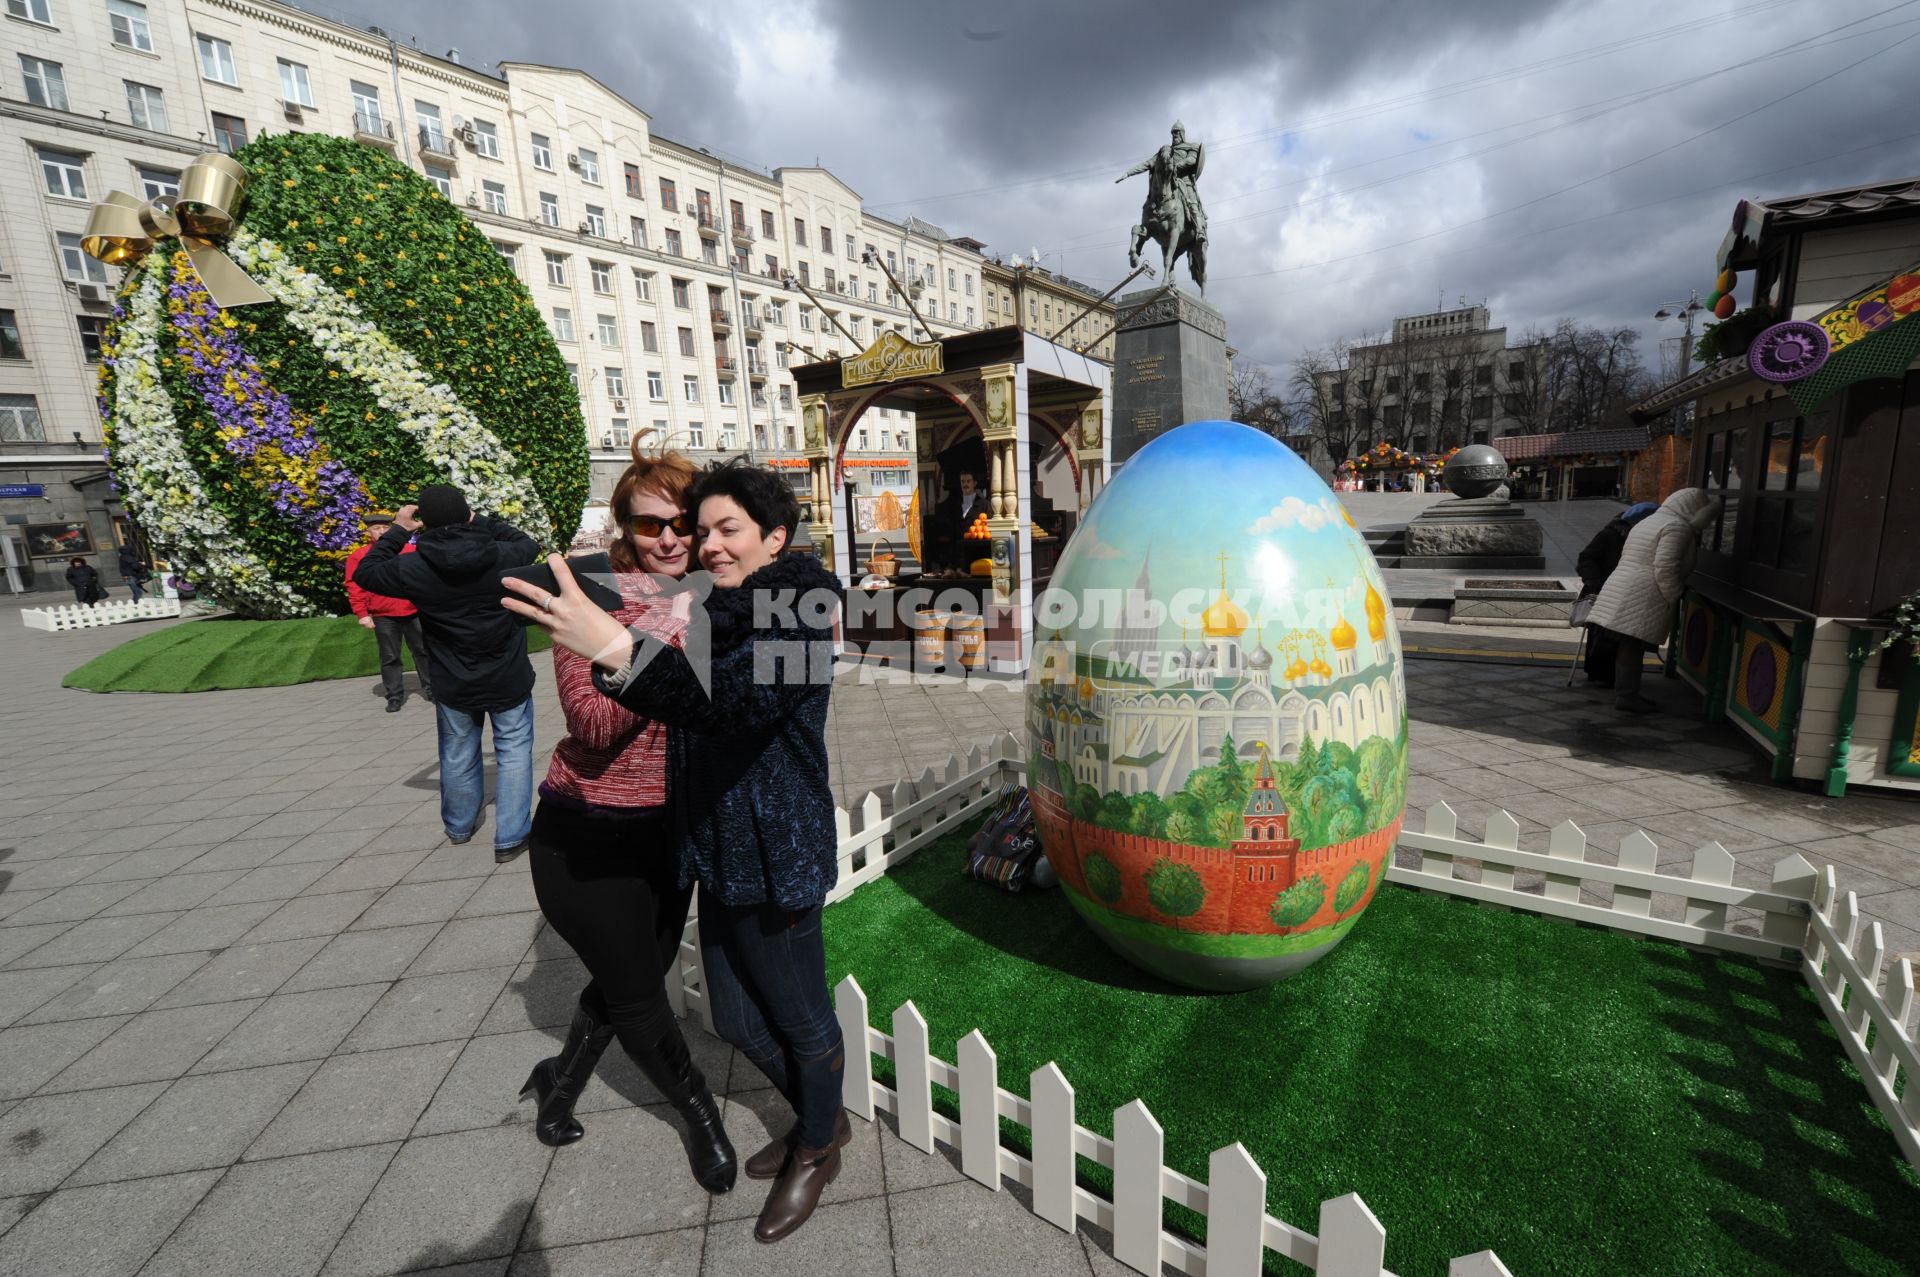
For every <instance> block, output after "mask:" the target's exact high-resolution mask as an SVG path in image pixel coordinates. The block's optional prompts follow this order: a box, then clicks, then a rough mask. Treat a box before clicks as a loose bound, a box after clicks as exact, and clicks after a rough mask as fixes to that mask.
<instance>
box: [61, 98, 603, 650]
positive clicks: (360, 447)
mask: <svg viewBox="0 0 1920 1277" xmlns="http://www.w3.org/2000/svg"><path fill="white" fill-rule="evenodd" d="M233 158H234V159H235V160H236V161H238V162H239V164H241V165H242V166H243V167H244V168H245V169H246V170H247V173H248V175H249V178H250V184H249V186H248V189H247V195H246V200H245V205H244V211H243V213H242V216H241V219H240V222H239V224H238V225H237V226H235V227H234V228H233V229H232V231H231V233H230V234H229V235H227V236H226V238H225V240H224V243H223V244H222V247H223V249H224V251H225V252H226V254H227V256H228V257H230V258H231V259H232V261H233V262H234V263H235V264H236V265H238V266H239V267H240V269H241V270H242V271H244V272H245V273H246V274H247V276H248V277H250V278H251V279H252V280H254V281H255V282H256V283H257V284H259V285H260V286H261V287H262V288H264V289H265V290H266V292H267V293H268V294H269V296H270V297H271V298H272V300H271V301H270V302H266V303H262V304H259V305H249V306H234V307H229V308H227V309H224V310H222V309H220V308H219V307H218V306H216V305H215V304H214V303H213V301H212V299H211V298H210V297H209V295H208V293H207V291H206V289H205V287H204V286H203V284H202V281H201V279H200V276H199V274H198V273H197V271H196V270H195V268H194V267H193V266H192V265H191V264H190V263H189V261H188V259H187V256H186V254H185V253H184V252H181V251H179V249H180V247H181V246H180V241H178V240H174V239H162V240H160V241H158V242H157V243H156V244H154V245H153V247H152V251H150V252H148V253H147V254H146V256H145V257H144V258H143V259H141V260H139V261H137V262H136V263H135V264H134V265H133V266H132V267H131V268H130V269H129V270H128V272H127V276H126V279H125V282H124V284H123V286H122V288H121V290H120V293H119V296H118V299H117V301H116V304H115V307H114V319H113V323H112V324H111V326H110V328H109V330H108V335H107V341H106V358H105V359H104V360H103V361H102V370H101V379H100V388H99V389H100V409H101V413H102V416H103V417H104V419H105V420H106V423H107V458H108V462H109V465H110V466H111V468H112V471H113V474H114V478H115V481H116V482H117V484H118V485H119V488H120V491H121V493H122V495H123V498H124V499H125V501H126V504H127V508H128V510H129V511H130V512H132V513H133V514H134V516H135V517H136V518H137V519H138V521H139V522H140V524H141V526H142V528H143V529H144V530H145V531H146V533H147V535H148V537H149V539H150V540H151V542H152V544H153V547H154V550H155V553H156V554H157V555H158V557H160V558H162V559H165V560H167V561H168V562H169V563H170V564H171V565H172V570H173V571H174V572H175V573H177V574H178V575H180V576H183V577H185V578H188V579H191V580H192V581H194V582H195V583H196V584H197V585H198V586H199V587H200V588H201V589H203V590H204V591H207V592H209V593H211V594H212V595H213V596H214V597H215V598H217V599H219V600H220V601H221V602H222V603H224V604H226V605H227V606H229V607H231V608H233V609H234V610H235V611H237V612H239V613H241V614H242V615H245V616H252V617H262V618H284V617H297V616H312V615H322V614H327V613H338V612H344V611H345V610H346V594H345V589H344V585H343V582H342V579H341V567H342V562H343V560H344V559H345V557H346V555H347V553H348V552H349V551H350V550H351V549H352V547H353V546H354V545H355V544H356V543H357V542H358V540H359V535H360V527H361V520H362V518H363V516H364V515H366V514H367V513H369V512H372V511H376V510H391V509H393V508H395V507H397V506H399V505H401V504H403V503H405V502H406V501H409V500H411V499H412V498H413V496H414V494H415V493H417V492H418V491H419V489H420V488H421V487H422V486H423V485H425V484H428V483H436V482H439V483H446V482H451V483H453V484H456V485H457V486H459V487H460V488H462V489H463V490H464V491H465V492H466V494H467V497H468V500H469V502H470V503H471V504H472V506H473V507H474V509H476V510H477V511H480V512H482V513H488V514H496V515H499V516H501V517H503V518H506V519H508V520H510V521H512V522H514V523H516V524H517V525H519V526H520V527H521V528H522V529H524V530H525V531H526V532H528V533H529V534H530V535H532V536H533V537H534V539H535V540H537V541H539V542H541V543H542V544H543V545H546V546H549V547H555V548H559V547H564V546H565V545H566V544H567V543H568V542H569V541H570V540H571V539H572V537H573V534H574V532H575V530H576V529H577V527H578V525H579V519H580V511H581V508H582V506H583V505H584V503H585V501H586V497H587V490H588V463H587V449H586V431H585V426H584V424H583V422H582V419H581V415H580V403H579V395H578V392H577V391H576V390H575V389H574V387H573V384H572V381H571V379H570V378H569V376H568V373H567V368H566V364H565V363H564V361H563V360H562V359H561V357H560V353H559V350H558V349H557V348H556V347H555V345H554V343H553V340H552V338H551V336H550V335H549V334H548V331H547V327H546V323H545V321H544V320H543V319H542V317H541V315H540V312H539V309H538V307H537V306H536V305H535V304H534V301H533V298H532V297H531V295H530V294H529V293H528V292H527V290H526V288H525V287H524V286H523V285H522V284H521V283H520V281H519V279H518V278H516V277H515V275H514V272H513V269H512V267H511V266H510V265H509V264H508V263H507V262H506V261H504V260H503V259H502V258H501V256H500V255H499V253H498V252H497V251H496V250H495V248H494V246H493V245H492V244H491V243H490V242H489V241H488V239H487V237H486V236H485V235H484V234H482V233H481V232H480V230H479V229H477V228H476V227H475V226H474V225H473V224H472V223H470V222H469V221H468V220H467V219H466V217H465V216H463V215H462V214H461V213H460V211H459V210H457V209H456V208H454V206H453V205H452V204H450V203H448V202H447V200H446V199H445V197H443V196H442V195H441V194H440V193H439V191H438V190H436V189H435V188H434V187H433V186H432V185H431V184H429V183H428V182H427V181H426V179H424V178H422V177H421V176H419V175H418V174H416V173H414V172H413V171H412V170H410V169H408V168H407V167H406V166H404V165H402V164H400V163H399V162H398V161H397V160H395V159H394V158H393V157H391V156H389V155H387V154H385V153H384V152H381V151H378V150H375V149H373V148H371V147H367V146H364V145H362V144H360V143H358V142H354V141H350V140H347V139H344V138H337V137H331V136H327V135H325V134H290V135H287V136H282V137H270V138H261V139H260V140H258V141H256V142H254V143H252V144H251V145H249V146H247V147H244V148H242V149H241V150H240V151H239V152H237V153H236V154H235V156H234V157H233Z"/></svg>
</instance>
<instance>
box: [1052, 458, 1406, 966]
mask: <svg viewBox="0 0 1920 1277" xmlns="http://www.w3.org/2000/svg"><path fill="white" fill-rule="evenodd" d="M1050 591H1051V592H1052V593H1053V595H1054V599H1055V602H1056V603H1065V604H1066V606H1065V607H1064V608H1062V607H1055V608H1053V609H1049V608H1048V607H1046V606H1045V605H1044V604H1043V606H1042V609H1041V615H1042V618H1043V622H1042V629H1041V638H1040V641H1039V643H1038V644H1037V645H1036V649H1035V654H1034V663H1033V669H1032V673H1031V675H1030V678H1029V686H1028V695H1027V728H1028V737H1029V743H1030V750H1029V754H1030V757H1029V768H1030V771H1029V776H1030V778H1031V787H1032V790H1033V795H1034V807H1035V811H1036V814H1037V816H1038V821H1039V825H1040V831H1041V838H1042V842H1043V844H1044V845H1045V847H1046V851H1047V855H1048V858H1049V859H1050V860H1051V861H1052V862H1053V864H1054V866H1055V868H1056V869H1057V870H1058V872H1059V874H1060V876H1061V880H1062V882H1063V884H1064V885H1065V887H1066V889H1067V893H1068V896H1069V898H1070V899H1071V900H1072V901H1073V903H1074V905H1075V907H1076V908H1077V909H1078V910H1079V911H1080V912H1081V914H1082V915H1083V916H1084V917H1085V918H1086V919H1087V921H1088V922H1089V923H1090V924H1091V925H1093V926H1094V928H1095V930H1096V931H1098V932H1099V933H1100V934H1101V935H1102V937H1103V938H1104V939H1106V940H1107V942H1108V943H1109V944H1111V945H1112V946H1113V947H1114V948H1116V949H1117V950H1118V951H1120V952H1121V953H1122V954H1123V955H1125V956H1126V957H1128V958H1129V959H1131V960H1132V961H1134V962H1136V963H1138V964H1139V965H1141V966H1144V967H1146V968H1147V969H1149V970H1151V971H1154V972H1155V973H1157V974H1160V975H1162V976H1164V977H1166V978H1169V979H1172V980H1175V981H1178V982H1180V983H1185V984H1189V985H1193V986H1195V987H1199V988H1210V989H1233V988H1247V987H1252V986H1254V985H1257V984H1260V983H1265V982H1267V981H1270V980H1273V979H1278V978H1281V977H1283V976H1285V975H1288V974H1291V973H1292V972H1294V971H1297V970H1299V969H1301V968H1302V967H1304V966H1306V965H1308V964H1309V963H1311V962H1312V961H1314V960H1315V959H1317V958H1318V957H1321V956H1323V955H1324V954H1325V953H1326V952H1328V951H1329V950H1331V948H1332V947H1333V946H1334V945H1335V944H1336V943H1338V941H1339V940H1340V939H1342V938H1343V937H1344V936H1345V935H1346V934H1347V932H1348V930H1350V929H1351V927H1352V925H1353V924H1354V922H1355V921H1356V920H1357V919H1358V918H1359V916H1360V914H1361V912H1362V911H1363V910H1364V909H1365V908H1366V905H1367V904H1368V902H1369V901H1370V900H1371V899H1372V896H1373V892H1374V890H1375V889H1376V888H1377V886H1378V884H1379V882H1380V879H1381V876H1382V874H1383V872H1384V870H1385V864H1386V857H1387V855H1388V854H1389V853H1390V852H1391V850H1392V846H1393V841H1394V838H1395V836H1396V834H1397V833H1398V830H1399V825H1400V817H1401V812H1402V810H1403V808H1404V805H1405V792H1406V722H1405V705H1406V693H1405V684H1404V676H1403V673H1402V666H1401V654H1400V642H1399V636H1398V634H1397V632H1396V630H1395V628H1394V625H1393V618H1392V614H1391V612H1390V610H1389V608H1388V606H1387V603H1386V598H1385V591H1384V589H1383V587H1382V584H1381V581H1380V579H1379V573H1378V569H1377V568H1376V567H1375V564H1374V561H1373V557H1372V555H1371V554H1370V553H1369V552H1368V550H1367V547H1366V545H1365V543H1364V541H1363V540H1362V539H1361V537H1360V535H1359V533H1358V532H1357V531H1356V530H1355V529H1354V527H1353V525H1352V521H1351V520H1350V519H1349V518H1348V517H1347V516H1346V513H1345V511H1344V510H1343V509H1342V507H1341V506H1340V505H1339V503H1338V501H1337V500H1336V499H1335V498H1334V496H1333V494H1332V493H1331V492H1330V491H1329V490H1328V489H1327V487H1326V485H1325V484H1324V483H1323V482H1321V480H1320V479H1319V478H1318V477H1317V476H1315V475H1314V474H1313V473H1312V471H1311V470H1309V469H1308V468H1307V467H1306V465H1305V464H1304V463H1302V462H1301V461H1300V460H1299V459H1298V458H1297V457H1296V456H1295V455H1294V454H1293V453H1292V452H1291V451H1290V450H1288V449H1287V448H1285V447H1284V446H1283V445H1281V444H1280V443H1278V442H1277V441H1275V440H1273V439H1271V438H1269V437H1268V436H1266V435H1263V434H1261V433H1260V432H1258V431H1255V430H1251V429H1249V428H1247V427H1245V426H1239V425H1234V424H1232V423H1227V422H1203V423H1196V424H1194V425H1189V426H1183V427H1181V428H1180V429H1178V430H1175V431H1171V432H1169V433H1168V434H1167V435H1165V436H1163V437H1161V438H1160V439H1158V440H1156V441H1155V442H1154V443H1152V444H1151V445H1149V446H1148V447H1147V448H1144V449H1142V450H1141V451H1140V452H1139V453H1138V454H1136V455H1135V456H1134V457H1133V458H1132V459H1131V460H1130V461H1129V462H1128V463H1127V465H1126V466H1125V467H1124V468H1123V469H1122V470H1121V471H1120V473H1119V474H1117V475H1116V476H1115V477H1114V479H1113V481H1112V482H1111V483H1110V484H1109V485H1108V486H1107V487H1106V489H1105V490H1104V491H1103V492H1102V493H1101V495H1100V497H1099V499H1098V500H1097V501H1096V502H1095V503H1094V505H1093V507H1092V509H1091V510H1089V512H1088V516H1087V519H1086V521H1085V522H1084V523H1083V524H1082V526H1081V528H1080V529H1079V531H1078V532H1076V534H1075V536H1074V538H1073V540H1072V541H1071V542H1070V543H1069V544H1068V546H1067V547H1066V552H1065V553H1064V554H1063V555H1062V558H1061V561H1060V564H1059V566H1058V568H1057V569H1056V571H1055V573H1054V577H1053V580H1052V582H1051V585H1050ZM1116 597H1118V598H1120V599H1122V600H1124V602H1123V603H1122V605H1121V606H1120V607H1118V608H1115V607H1113V606H1111V602H1112V600H1113V599H1115V598H1116ZM1102 598H1104V599H1105V600H1106V601H1107V602H1108V604H1109V605H1108V606H1105V607H1101V606H1098V605H1093V606H1087V605H1086V604H1087V603H1088V602H1089V601H1090V600H1095V599H1102ZM1076 602H1077V603H1079V604H1080V605H1081V606H1077V607H1075V606H1072V605H1073V604H1074V603H1076ZM1155 603H1158V604H1159V605H1160V610H1159V611H1155V610H1154V607H1153V604H1155ZM1050 610H1051V611H1052V612H1053V613H1054V615H1055V616H1059V617H1064V619H1063V620H1062V622H1061V623H1060V624H1058V625H1057V626H1055V627H1053V628H1047V627H1046V625H1045V618H1046V616H1047V615H1048V613H1049V611H1050Z"/></svg>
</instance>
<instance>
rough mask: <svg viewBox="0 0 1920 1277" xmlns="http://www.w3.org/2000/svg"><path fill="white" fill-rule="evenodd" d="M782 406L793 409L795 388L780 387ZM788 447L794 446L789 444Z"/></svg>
mask: <svg viewBox="0 0 1920 1277" xmlns="http://www.w3.org/2000/svg"><path fill="white" fill-rule="evenodd" d="M780 406H781V407H782V408H791V407H793V387H792V386H782V387H780ZM787 446H788V447H789V448H791V447H792V446H793V445H792V444H788V445H787Z"/></svg>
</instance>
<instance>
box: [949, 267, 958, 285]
mask: <svg viewBox="0 0 1920 1277" xmlns="http://www.w3.org/2000/svg"><path fill="white" fill-rule="evenodd" d="M947 287H948V288H958V287H959V284H958V283H956V282H955V280H954V269H953V267H951V266H949V267H947Z"/></svg>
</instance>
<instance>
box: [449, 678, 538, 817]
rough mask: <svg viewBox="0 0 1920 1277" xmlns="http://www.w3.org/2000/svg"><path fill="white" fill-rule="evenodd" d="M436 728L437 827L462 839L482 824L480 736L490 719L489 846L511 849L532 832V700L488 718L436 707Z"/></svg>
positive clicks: (483, 792) (484, 792)
mask: <svg viewBox="0 0 1920 1277" xmlns="http://www.w3.org/2000/svg"><path fill="white" fill-rule="evenodd" d="M434 709H435V710H436V711H438V713H437V715H436V721H437V722H438V724H439V728H440V823H441V824H443V825H445V826H446V827H447V837H449V838H466V837H469V836H471V835H472V833H473V830H474V826H476V825H478V824H479V823H480V805H481V803H482V802H483V801H484V800H485V798H486V795H487V777H486V768H485V767H484V766H483V765H482V763H481V761H480V735H481V730H482V728H483V727H484V726H485V723H486V720H487V719H488V718H489V717H491V718H492V719H493V761H494V767H495V770H496V771H497V772H498V774H499V775H498V782H497V784H496V785H495V789H494V799H493V811H494V823H493V845H494V847H495V848H496V849H498V848H503V847H511V846H513V845H514V844H515V843H517V842H520V841H522V840H524V839H525V838H526V837H527V835H528V834H530V833H532V832H533V697H532V696H531V695H529V696H528V697H527V699H525V700H524V701H521V702H520V703H519V704H518V705H515V706H514V707H513V708H512V709H502V710H495V711H494V712H493V713H492V714H491V715H489V714H486V713H484V712H482V713H470V712H468V711H467V710H464V709H455V708H454V707H453V706H451V705H449V704H447V703H446V702H445V701H441V702H440V703H439V704H437V705H435V706H434Z"/></svg>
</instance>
